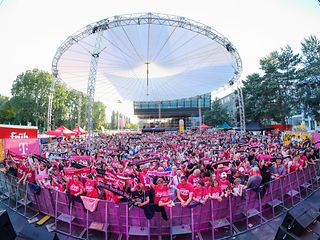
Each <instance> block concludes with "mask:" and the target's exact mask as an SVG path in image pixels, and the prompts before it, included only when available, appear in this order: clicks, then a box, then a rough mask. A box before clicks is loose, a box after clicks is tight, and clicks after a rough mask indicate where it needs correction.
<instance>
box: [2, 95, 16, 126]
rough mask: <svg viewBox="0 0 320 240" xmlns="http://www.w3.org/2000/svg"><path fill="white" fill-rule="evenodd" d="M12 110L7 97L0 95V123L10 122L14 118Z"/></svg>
mask: <svg viewBox="0 0 320 240" xmlns="http://www.w3.org/2000/svg"><path fill="white" fill-rule="evenodd" d="M15 116H16V112H15V111H14V109H13V107H12V104H11V102H10V100H9V97H6V96H1V95H0V123H12V122H13V121H14V119H15Z"/></svg>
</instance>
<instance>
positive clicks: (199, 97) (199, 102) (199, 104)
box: [198, 96, 202, 132]
mask: <svg viewBox="0 0 320 240" xmlns="http://www.w3.org/2000/svg"><path fill="white" fill-rule="evenodd" d="M198 110H199V131H200V132H201V124H202V118H201V96H198Z"/></svg>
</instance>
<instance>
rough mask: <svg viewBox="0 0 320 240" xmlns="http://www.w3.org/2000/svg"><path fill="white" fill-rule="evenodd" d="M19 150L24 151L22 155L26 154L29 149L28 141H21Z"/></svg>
mask: <svg viewBox="0 0 320 240" xmlns="http://www.w3.org/2000/svg"><path fill="white" fill-rule="evenodd" d="M19 151H20V152H22V155H25V154H26V153H27V151H28V143H26V142H22V143H19Z"/></svg>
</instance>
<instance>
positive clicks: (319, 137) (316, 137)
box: [313, 132, 320, 148]
mask: <svg viewBox="0 0 320 240" xmlns="http://www.w3.org/2000/svg"><path fill="white" fill-rule="evenodd" d="M313 143H314V146H315V148H320V133H319V132H314V133H313Z"/></svg>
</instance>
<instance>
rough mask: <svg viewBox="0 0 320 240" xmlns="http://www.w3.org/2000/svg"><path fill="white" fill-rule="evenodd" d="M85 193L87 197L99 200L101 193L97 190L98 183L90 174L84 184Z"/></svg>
mask: <svg viewBox="0 0 320 240" xmlns="http://www.w3.org/2000/svg"><path fill="white" fill-rule="evenodd" d="M84 191H85V192H86V196H87V197H90V198H99V192H98V188H97V184H96V181H95V180H93V177H92V175H91V174H88V177H87V179H86V182H85V184H84Z"/></svg>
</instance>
